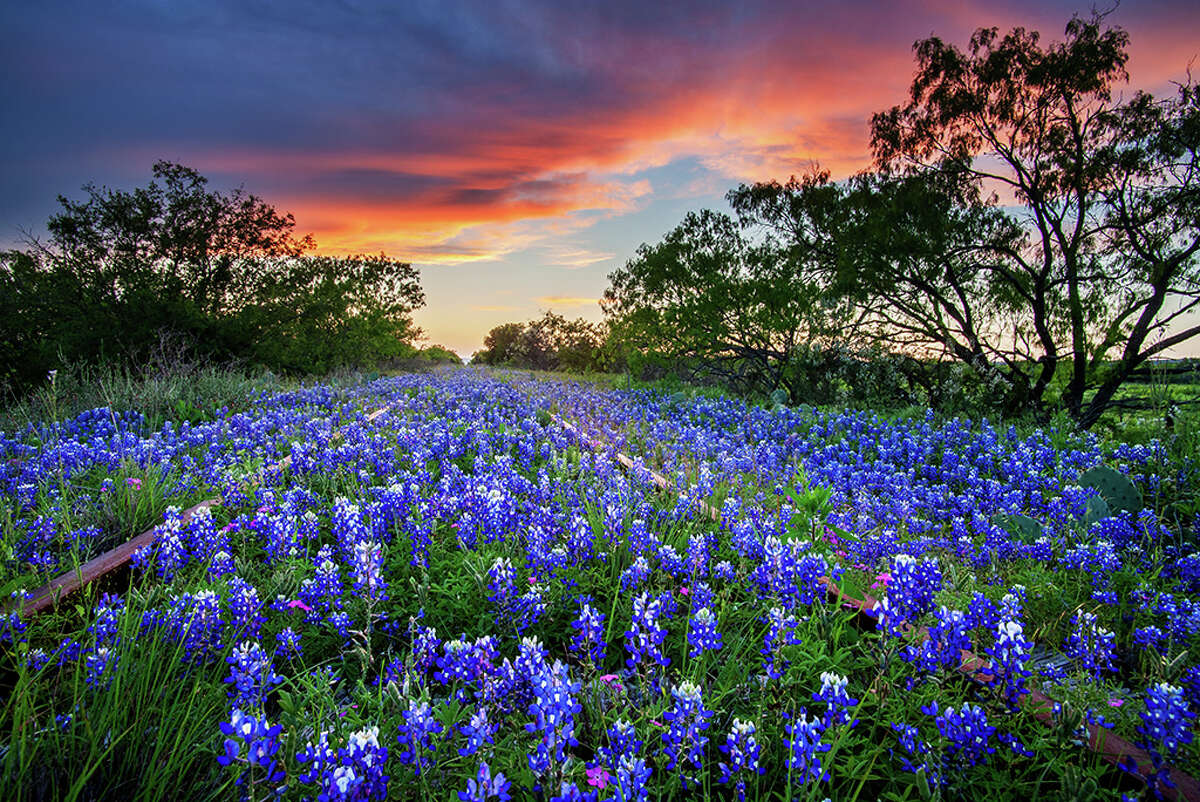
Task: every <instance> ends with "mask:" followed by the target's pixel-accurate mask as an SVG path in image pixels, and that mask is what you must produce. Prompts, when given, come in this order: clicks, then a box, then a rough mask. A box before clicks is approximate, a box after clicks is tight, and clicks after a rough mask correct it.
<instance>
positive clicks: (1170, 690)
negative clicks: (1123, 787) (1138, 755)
mask: <svg viewBox="0 0 1200 802" xmlns="http://www.w3.org/2000/svg"><path fill="white" fill-rule="evenodd" d="M1141 718H1142V723H1141V724H1139V725H1138V728H1137V732H1138V734H1139V735H1140V736H1141V738H1140V739H1139V740H1138V742H1137V745H1138V746H1140V747H1142V748H1143V749H1145V750H1146V752H1147V753H1149V755H1150V760H1151V761H1152V763H1153V764H1154V774H1153V775H1151V776H1150V777H1147V778H1146V781H1147V783H1148V784H1149V785H1150V788H1151V790H1153V791H1154V795H1155V796H1156V797H1158V798H1161V797H1162V791H1161V789H1162V788H1174V787H1175V784H1174V782H1173V781H1172V780H1171V776H1170V768H1169V766H1168V765H1167V763H1168V761H1170V760H1172V759H1173V758H1174V757H1175V756H1176V754H1178V752H1179V749H1180V747H1182V746H1186V745H1187V744H1190V743H1191V742H1192V740H1193V738H1194V735H1193V733H1192V723H1193V722H1194V721H1195V719H1196V714H1195V713H1193V712H1192V711H1190V710H1189V709H1188V706H1187V702H1186V700H1185V699H1184V697H1183V689H1182V688H1179V687H1177V686H1175V685H1170V684H1168V683H1165V682H1159V683H1155V684H1154V685H1152V686H1150V688H1149V690H1147V691H1146V709H1145V710H1144V711H1143V712H1142V714H1141Z"/></svg>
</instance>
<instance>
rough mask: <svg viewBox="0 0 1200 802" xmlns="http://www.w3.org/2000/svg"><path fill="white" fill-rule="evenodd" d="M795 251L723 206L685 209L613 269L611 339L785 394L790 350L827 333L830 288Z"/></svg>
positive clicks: (790, 381)
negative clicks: (748, 229) (660, 235)
mask: <svg viewBox="0 0 1200 802" xmlns="http://www.w3.org/2000/svg"><path fill="white" fill-rule="evenodd" d="M794 253H795V252H793V251H790V250H789V249H787V248H782V247H780V246H779V245H778V244H777V243H776V242H775V241H774V240H773V239H772V238H770V237H767V238H764V239H761V240H760V241H757V242H756V241H752V240H751V239H749V238H747V237H746V236H745V235H744V234H743V232H742V228H741V226H740V225H739V224H738V222H737V221H735V220H734V219H733V218H731V217H729V216H728V215H725V214H720V213H717V212H712V211H708V210H705V211H702V212H699V213H689V214H688V215H687V216H686V217H685V218H684V220H683V222H682V223H681V224H680V225H679V226H678V227H676V228H675V229H674V230H673V231H671V232H670V233H668V234H667V235H666V237H665V238H664V239H663V240H662V242H660V243H657V244H655V245H642V246H641V247H640V248H639V249H638V252H637V256H636V257H635V258H633V259H631V260H630V261H629V262H628V263H627V264H626V265H625V266H624V267H622V268H619V269H618V270H616V271H614V272H612V273H610V274H609V277H608V278H609V287H608V289H607V290H606V291H605V294H604V298H603V299H602V301H601V307H602V308H603V310H604V313H605V315H606V316H607V318H608V320H609V324H610V326H611V329H612V336H613V338H614V339H616V340H618V341H620V342H621V343H623V344H625V346H626V347H627V348H630V349H632V350H633V351H634V352H635V353H637V354H640V355H641V356H642V357H643V358H650V359H661V360H670V361H676V362H682V363H683V364H688V365H691V366H692V369H693V370H694V371H695V372H701V373H706V374H710V375H716V376H718V377H721V378H722V379H723V380H725V381H726V382H728V383H730V384H733V385H736V386H738V387H740V388H741V389H743V390H762V391H765V392H768V393H769V392H771V391H773V390H775V389H776V388H779V387H784V388H786V389H787V390H788V391H789V393H791V392H792V391H793V390H796V389H798V387H797V385H796V380H795V377H794V376H793V375H792V374H791V373H790V372H789V369H788V366H789V362H790V361H791V358H792V356H793V355H794V354H795V352H796V351H797V349H799V348H801V347H805V346H807V345H808V344H811V343H813V342H819V341H821V340H822V338H825V337H826V336H827V335H829V334H830V333H831V327H830V325H829V322H830V312H831V310H830V309H829V308H828V307H827V305H826V301H827V296H826V294H825V293H824V292H823V291H822V290H821V288H820V287H819V286H818V285H816V284H815V283H813V281H812V280H811V279H810V278H809V277H808V276H807V275H806V271H805V266H804V265H803V264H801V263H800V262H798V261H797V260H796V259H795V258H793V257H794Z"/></svg>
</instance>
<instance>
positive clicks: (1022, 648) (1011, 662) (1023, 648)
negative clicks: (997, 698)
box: [987, 597, 1033, 708]
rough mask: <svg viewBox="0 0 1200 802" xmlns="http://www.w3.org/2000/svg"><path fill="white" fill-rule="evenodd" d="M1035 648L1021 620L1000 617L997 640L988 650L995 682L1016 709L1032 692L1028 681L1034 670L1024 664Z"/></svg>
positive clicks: (1010, 704) (1005, 698) (1006, 700)
mask: <svg viewBox="0 0 1200 802" xmlns="http://www.w3.org/2000/svg"><path fill="white" fill-rule="evenodd" d="M1006 598H1007V597H1006ZM1032 650H1033V643H1032V642H1031V641H1029V640H1027V639H1026V638H1025V629H1024V627H1022V626H1021V622H1020V621H1016V620H1012V619H1006V618H1001V620H1000V623H999V624H998V625H997V626H996V642H995V644H993V645H992V646H991V647H990V648H989V649H988V650H987V653H988V654H989V655H991V658H992V665H991V669H990V670H991V672H992V682H993V684H996V685H998V686H999V687H1000V693H1001V695H1002V696H1003V698H1004V701H1005V702H1006V703H1007V704H1008V705H1009V707H1013V708H1015V707H1016V706H1017V704H1018V703H1019V702H1020V700H1021V697H1022V696H1024V695H1025V694H1027V693H1029V688H1028V687H1027V685H1026V682H1025V681H1026V678H1028V677H1029V676H1030V675H1031V673H1032V672H1030V671H1029V669H1027V668H1026V667H1025V665H1026V663H1028V662H1029V657H1030V655H1031V653H1032Z"/></svg>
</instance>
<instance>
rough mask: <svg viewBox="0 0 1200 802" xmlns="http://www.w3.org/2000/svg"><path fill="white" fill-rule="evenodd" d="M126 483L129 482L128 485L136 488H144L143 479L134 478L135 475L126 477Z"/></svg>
mask: <svg viewBox="0 0 1200 802" xmlns="http://www.w3.org/2000/svg"><path fill="white" fill-rule="evenodd" d="M125 484H127V485H128V486H130V487H132V488H133V489H134V490H141V489H142V480H141V479H136V478H134V477H132V476H131V477H129V478H128V479H126V480H125Z"/></svg>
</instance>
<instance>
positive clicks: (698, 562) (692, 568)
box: [687, 532, 708, 579]
mask: <svg viewBox="0 0 1200 802" xmlns="http://www.w3.org/2000/svg"><path fill="white" fill-rule="evenodd" d="M687 569H688V574H689V575H690V576H691V577H692V578H693V579H701V578H703V577H704V576H705V575H706V574H707V573H708V539H707V538H706V537H705V536H704V534H703V533H699V532H697V533H695V534H693V535H692V536H691V537H689V538H688V554H687Z"/></svg>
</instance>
